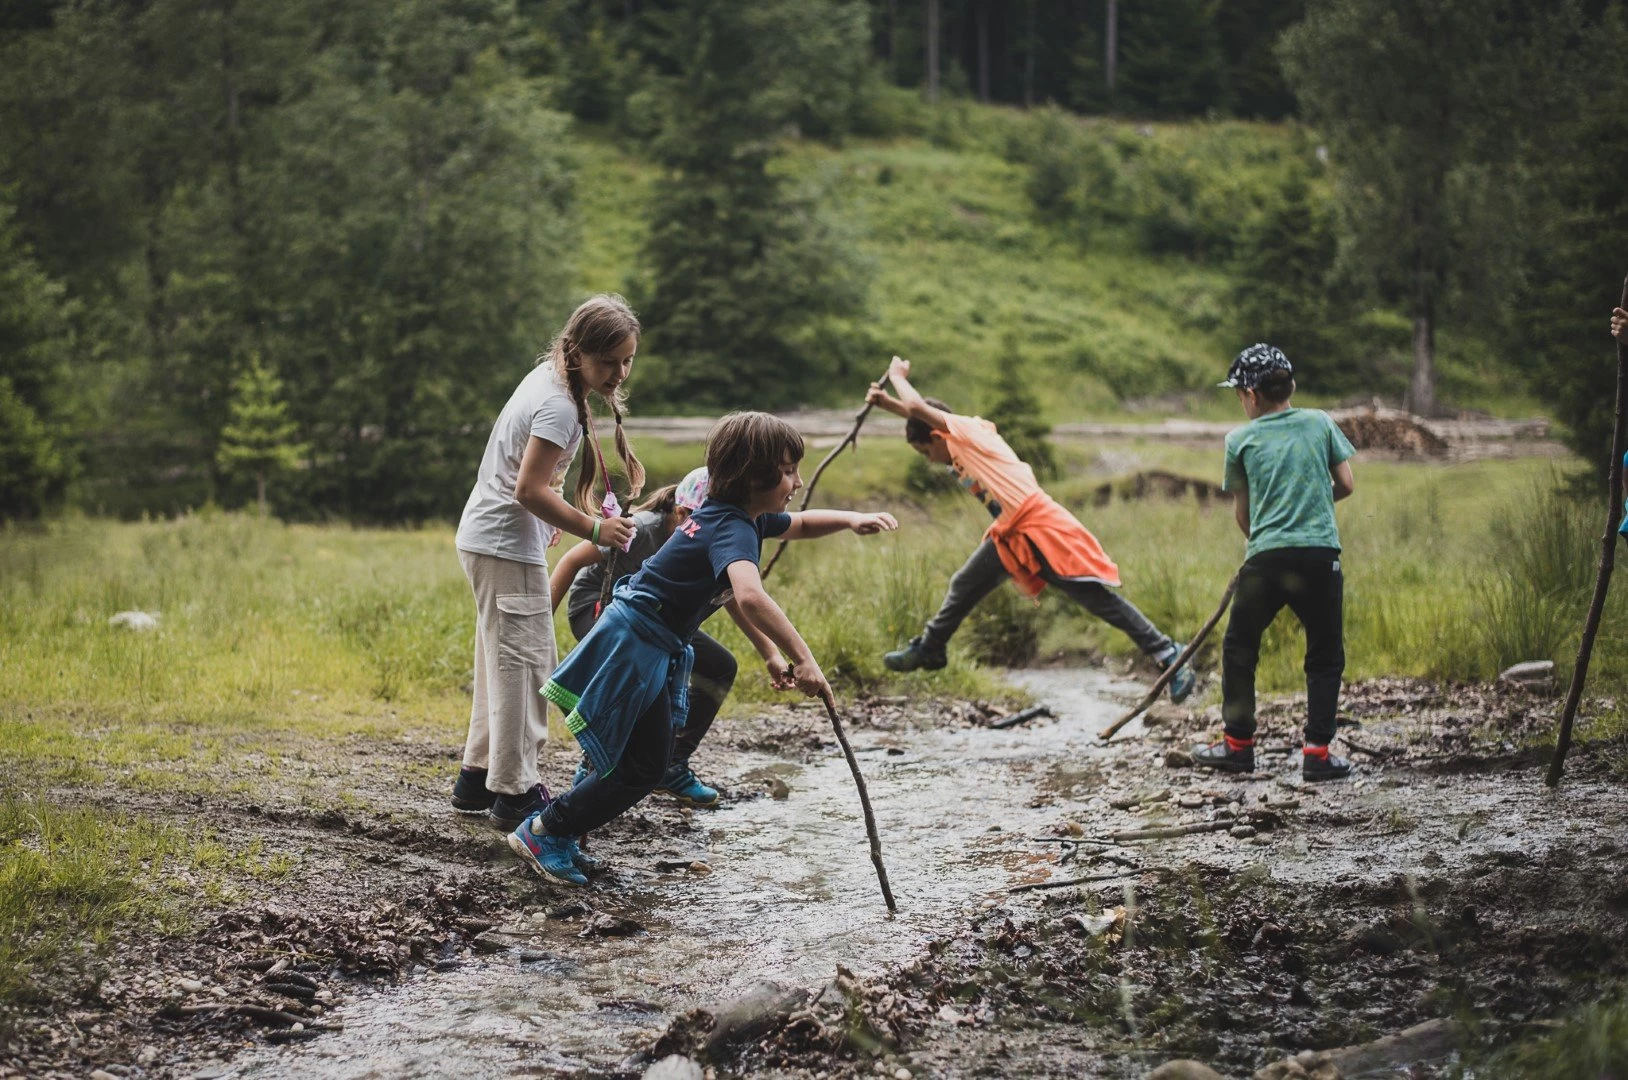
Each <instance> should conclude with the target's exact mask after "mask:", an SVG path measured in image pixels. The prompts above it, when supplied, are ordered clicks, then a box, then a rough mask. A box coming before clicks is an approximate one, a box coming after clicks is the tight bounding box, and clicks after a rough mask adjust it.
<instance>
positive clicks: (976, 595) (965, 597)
mask: <svg viewBox="0 0 1628 1080" xmlns="http://www.w3.org/2000/svg"><path fill="white" fill-rule="evenodd" d="M1036 554H1039V553H1038V552H1036ZM1040 562H1041V565H1042V566H1044V565H1045V562H1046V560H1045V559H1044V558H1042V559H1041V560H1040ZM1009 576H1010V575H1009V574H1007V572H1006V567H1004V566H1002V565H1001V557H1000V553H999V552H998V551H996V550H995V542H994V541H993V540H985V541H984V542H983V543H981V544H979V545H978V547H977V549H976V550H975V551H973V553H972V554H971V555H970V556H968V557H967V561H966V562H965V563H964V564H962V566H961V569H959V570H957V571H956V572H955V576H954V577H952V578H951V579H950V591H949V592H947V593H945V594H944V603H943V604H941V605H940V606H939V609H938V614H936V615H934V616H933V617H932V618H931V619H929V620H927V631H926V633H925V634H924V635H923V637H924V638H925V641H926V644H927V645H929V646H932V647H935V648H939V649H942V648H944V646H946V645H948V644H949V642H950V638H951V637H953V636H954V635H955V632H956V630H957V629H959V628H960V626H961V623H962V622H963V621H964V620H965V619H966V617H967V616H968V615H970V614H972V609H973V608H975V607H977V606H978V601H980V600H982V599H983V598H984V597H986V596H988V595H989V594H990V593H992V592H994V591H995V587H996V586H997V585H999V584H1000V583H1001V582H1003V581H1005V580H1006V579H1007V578H1008V577H1009ZM1040 576H1041V577H1042V578H1043V579H1045V582H1046V584H1048V585H1051V586H1052V587H1053V588H1056V589H1058V590H1059V591H1061V592H1062V593H1063V594H1064V595H1065V596H1067V597H1069V598H1070V599H1072V600H1073V601H1074V602H1075V603H1077V604H1079V605H1080V606H1081V607H1083V608H1085V610H1087V611H1089V612H1090V613H1091V614H1093V615H1095V616H1096V617H1097V618H1099V619H1101V620H1102V621H1103V622H1105V623H1107V624H1108V625H1109V626H1113V627H1117V628H1118V629H1120V630H1123V631H1125V633H1126V634H1128V635H1130V639H1131V640H1132V641H1134V642H1136V647H1137V648H1139V649H1141V650H1142V651H1143V652H1144V653H1146V654H1147V655H1149V656H1151V657H1154V658H1156V659H1157V658H1159V655H1160V654H1161V653H1165V652H1168V651H1169V650H1170V647H1171V645H1172V644H1173V643H1172V642H1171V640H1170V638H1169V636H1168V635H1166V634H1162V633H1160V632H1159V628H1158V627H1157V626H1154V625H1153V624H1152V623H1151V622H1149V621H1148V617H1147V616H1146V615H1143V614H1142V613H1141V612H1140V611H1138V610H1136V605H1135V604H1132V603H1131V602H1130V601H1129V600H1127V599H1125V598H1124V597H1123V596H1121V595H1119V594H1118V593H1117V592H1115V591H1114V590H1113V589H1110V588H1109V587H1108V586H1106V585H1104V584H1102V583H1101V582H1100V581H1071V580H1069V579H1068V578H1060V577H1058V576H1057V575H1056V574H1054V573H1052V571H1051V568H1050V567H1049V566H1047V567H1046V569H1045V570H1043V571H1042V572H1041V574H1040Z"/></svg>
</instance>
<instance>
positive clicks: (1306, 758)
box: [1300, 743, 1351, 783]
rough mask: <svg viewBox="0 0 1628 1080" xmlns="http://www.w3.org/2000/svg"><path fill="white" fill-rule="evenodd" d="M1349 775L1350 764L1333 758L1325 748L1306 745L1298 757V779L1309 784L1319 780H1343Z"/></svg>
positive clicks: (1343, 759) (1341, 759) (1344, 760)
mask: <svg viewBox="0 0 1628 1080" xmlns="http://www.w3.org/2000/svg"><path fill="white" fill-rule="evenodd" d="M1350 775H1351V763H1350V762H1349V761H1347V760H1346V759H1345V758H1343V757H1335V756H1334V755H1333V754H1331V753H1329V752H1328V747H1326V746H1312V745H1311V744H1309V743H1308V744H1307V745H1306V747H1305V750H1304V752H1303V753H1302V754H1301V757H1300V779H1302V780H1305V781H1307V782H1309V783H1316V782H1317V781H1319V780H1344V779H1345V778H1346V777H1347V776H1350Z"/></svg>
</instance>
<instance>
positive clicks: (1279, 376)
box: [1255, 371, 1294, 405]
mask: <svg viewBox="0 0 1628 1080" xmlns="http://www.w3.org/2000/svg"><path fill="white" fill-rule="evenodd" d="M1255 393H1257V394H1259V395H1260V396H1261V397H1262V398H1264V399H1265V400H1267V401H1270V402H1271V403H1272V404H1274V405H1281V404H1283V403H1284V402H1285V401H1288V400H1289V398H1290V397H1292V396H1293V395H1294V376H1293V375H1291V374H1290V373H1289V372H1287V371H1274V372H1271V373H1270V374H1268V375H1267V376H1266V378H1264V379H1262V380H1261V381H1260V382H1259V383H1257V384H1256V385H1255Z"/></svg>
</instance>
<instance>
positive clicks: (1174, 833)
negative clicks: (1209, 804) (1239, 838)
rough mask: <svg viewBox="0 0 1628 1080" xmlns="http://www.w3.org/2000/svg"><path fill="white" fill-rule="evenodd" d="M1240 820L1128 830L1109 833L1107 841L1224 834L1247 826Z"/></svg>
mask: <svg viewBox="0 0 1628 1080" xmlns="http://www.w3.org/2000/svg"><path fill="white" fill-rule="evenodd" d="M1248 824H1249V822H1248V821H1245V820H1244V819H1242V818H1227V819H1225V820H1224V821H1196V822H1194V823H1193V824H1191V825H1170V826H1167V827H1166V828H1162V829H1130V830H1128V831H1126V832H1116V833H1110V834H1109V839H1111V840H1113V841H1114V842H1115V843H1116V844H1122V843H1125V842H1127V841H1130V840H1174V839H1175V838H1176V837H1178V836H1197V835H1198V834H1199V833H1207V832H1224V831H1225V830H1227V829H1231V828H1233V827H1235V826H1238V825H1248Z"/></svg>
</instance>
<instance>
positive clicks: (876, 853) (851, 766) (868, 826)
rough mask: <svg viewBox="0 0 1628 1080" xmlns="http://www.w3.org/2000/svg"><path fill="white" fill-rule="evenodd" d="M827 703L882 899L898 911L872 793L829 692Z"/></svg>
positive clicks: (891, 909) (890, 909)
mask: <svg viewBox="0 0 1628 1080" xmlns="http://www.w3.org/2000/svg"><path fill="white" fill-rule="evenodd" d="M820 700H822V701H824V702H825V715H826V716H828V717H830V718H831V727H832V730H834V731H835V732H836V733H837V742H838V743H839V744H841V746H842V756H843V757H845V758H847V759H848V771H849V772H851V773H853V774H854V786H855V787H856V788H858V789H859V805H860V808H861V809H863V810H864V812H865V832H866V834H867V835H868V836H869V837H870V841H871V862H872V863H873V864H874V865H875V867H876V880H877V881H878V882H879V883H881V886H882V899H883V900H885V901H887V909H888V911H890V912H894V911H898V910H899V905H898V904H897V903H895V902H894V900H893V889H892V888H891V887H890V886H889V885H888V883H887V867H886V866H884V865H882V839H881V837H879V836H878V835H877V834H876V815H875V814H873V813H871V797H870V792H868V791H866V790H865V776H864V774H863V773H861V772H860V771H859V761H858V759H856V758H855V757H854V749H853V747H851V746H849V745H848V735H847V733H846V732H844V731H843V730H842V718H841V717H839V716H838V715H837V703H836V701H835V700H834V699H833V698H832V697H831V692H830V691H829V690H827V691H826V692H825V693H823V694H821V695H820Z"/></svg>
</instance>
